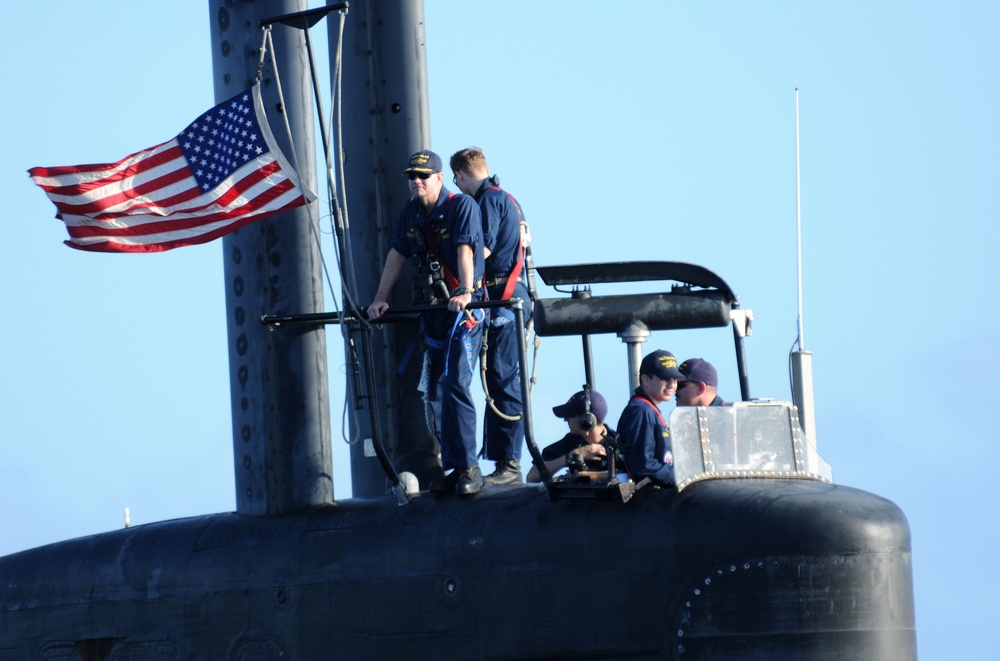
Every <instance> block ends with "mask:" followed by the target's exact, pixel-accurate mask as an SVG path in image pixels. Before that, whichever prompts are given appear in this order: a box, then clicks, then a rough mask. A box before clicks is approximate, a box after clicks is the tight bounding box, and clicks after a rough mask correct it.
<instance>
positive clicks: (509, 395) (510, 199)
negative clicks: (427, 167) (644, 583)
mask: <svg viewBox="0 0 1000 661" xmlns="http://www.w3.org/2000/svg"><path fill="white" fill-rule="evenodd" d="M450 164H451V169H452V171H453V172H454V175H455V176H454V178H453V181H454V182H455V185H457V186H458V188H459V190H461V191H462V192H463V193H465V194H466V195H471V196H473V197H474V198H475V199H476V202H478V203H479V209H480V211H481V212H482V217H483V254H484V255H485V257H486V287H487V294H488V298H489V300H494V301H498V300H505V299H509V298H520V299H521V300H522V301H523V302H524V304H525V307H524V309H525V315H524V323H525V326H527V324H528V322H529V320H530V317H531V299H530V298H529V296H528V287H527V284H526V283H527V278H526V269H525V268H524V265H525V251H524V248H523V247H522V244H521V226H522V223H523V222H524V217H523V214H522V211H521V206H520V204H518V202H517V200H515V199H514V196H512V195H511V194H510V193H508V192H507V191H505V190H503V189H501V188H500V186H499V181H498V179H497V178H496V177H495V176H490V169H489V166H488V165H487V163H486V156H484V155H483V152H482V150H481V149H479V148H477V147H469V148H467V149H462V150H461V151H458V152H455V154H453V155H452V157H451V162H450ZM518 340H519V337H518V332H517V329H516V328H514V313H513V312H512V311H511V310H509V309H507V308H492V309H491V310H490V313H489V322H488V326H487V329H486V335H485V342H486V355H485V368H486V374H485V386H486V390H487V398H488V401H489V400H492V406H487V407H486V413H485V419H484V421H483V454H484V455H485V456H486V459H488V460H490V461H493V462H495V464H494V466H495V470H494V471H493V472H492V473H490V474H489V475H487V476H486V483H487V484H520V483H522V482H523V481H524V480H523V479H522V477H521V464H520V460H521V450H522V448H523V446H524V418H523V416H522V415H521V412H522V411H523V406H522V402H521V371H520V362H519V359H518V348H517V343H518ZM494 407H495V408H494Z"/></svg>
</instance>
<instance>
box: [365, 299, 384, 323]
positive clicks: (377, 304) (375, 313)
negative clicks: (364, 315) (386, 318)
mask: <svg viewBox="0 0 1000 661" xmlns="http://www.w3.org/2000/svg"><path fill="white" fill-rule="evenodd" d="M388 309H389V304H388V303H387V302H385V301H372V304H371V305H369V306H368V310H367V312H368V318H369V319H378V318H379V317H381V316H382V315H383V314H385V313H386V311H387V310H388Z"/></svg>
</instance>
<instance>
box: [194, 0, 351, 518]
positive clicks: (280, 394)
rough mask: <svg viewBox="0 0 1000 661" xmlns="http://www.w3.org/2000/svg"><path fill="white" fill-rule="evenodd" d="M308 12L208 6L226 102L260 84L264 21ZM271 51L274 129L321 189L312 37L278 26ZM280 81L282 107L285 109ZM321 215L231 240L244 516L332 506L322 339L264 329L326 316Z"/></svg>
mask: <svg viewBox="0 0 1000 661" xmlns="http://www.w3.org/2000/svg"><path fill="white" fill-rule="evenodd" d="M306 8H307V5H306V2H305V0H249V1H243V2H231V1H228V2H227V1H226V0H209V11H210V13H211V35H212V65H213V67H212V68H213V77H214V81H215V98H216V101H217V102H218V101H221V100H224V99H227V98H229V97H231V96H233V95H235V94H237V93H239V91H240V90H244V89H247V88H249V87H250V86H251V85H252V84H253V82H254V79H255V77H256V75H257V69H258V62H259V60H260V48H261V43H262V42H261V37H262V33H261V30H260V28H259V27H258V21H260V20H261V19H263V18H267V17H269V16H274V15H276V14H282V13H291V12H295V11H302V10H304V9H306ZM272 41H273V44H274V47H275V49H276V51H277V52H276V54H275V55H276V60H277V63H278V67H279V69H278V71H274V69H273V67H271V66H270V65H267V66H265V68H264V70H263V78H262V80H261V94H262V97H263V99H264V106H265V109H266V112H267V116H268V120H269V123H270V124H271V126H272V127H273V133H274V135H275V137H276V138H277V140H278V143H279V144H280V147H281V149H282V151H283V152H284V153H285V155H286V156H287V157H288V158H289V159H290V160H292V162H293V163H295V165H296V168H297V169H298V172H299V175H300V177H301V178H302V181H303V182H304V183H305V184H306V185H307V186H309V187H310V188H312V189H313V190H316V168H315V144H314V138H313V112H312V106H311V103H310V88H309V85H308V81H307V78H306V75H305V74H306V68H305V67H304V66H303V59H304V55H303V53H304V47H303V35H302V34H301V31H299V30H294V29H291V28H288V27H285V26H282V25H275V26H274V33H273V39H272ZM279 78H280V81H281V91H282V94H283V99H284V104H282V103H280V102H279V99H278V85H277V80H278V79H279ZM285 113H287V117H288V121H289V122H290V123H291V131H292V134H293V135H294V136H295V144H294V148H293V145H292V144H290V142H289V138H288V133H287V131H286V130H285V128H284V127H285V116H284V115H285ZM296 155H297V158H296ZM311 206H315V205H311ZM318 215H319V214H318V213H317V212H316V211H315V210H312V211H310V210H309V209H308V208H307V207H300V208H299V209H296V210H294V211H291V212H287V213H284V214H281V215H279V216H276V217H274V218H271V219H268V220H264V221H261V222H257V223H254V224H252V225H249V226H247V227H245V228H243V229H241V230H239V231H237V232H234V233H233V234H229V235H227V236H226V237H224V238H223V241H222V247H223V254H224V259H225V287H226V317H227V324H228V342H229V370H230V392H231V399H232V415H233V461H234V464H235V468H236V510H237V512H239V513H240V514H254V515H262V514H279V513H284V512H288V511H291V510H295V509H298V508H301V507H304V506H310V505H319V504H323V503H329V502H332V500H333V477H332V473H331V455H330V411H329V392H328V385H327V384H328V379H327V368H326V339H325V335H324V332H325V331H324V330H323V329H322V328H317V327H299V328H294V329H286V330H283V331H282V332H280V333H271V332H269V331H268V330H267V328H266V327H265V326H264V325H263V324H261V323H260V317H261V315H262V314H293V313H295V314H298V313H308V312H319V311H321V310H322V309H323V295H322V291H323V290H322V269H321V260H320V254H319V246H318V245H317V243H316V241H315V238H314V237H315V236H316V233H315V231H314V230H315V228H312V227H311V226H310V224H311V223H315V222H316V220H315V219H316V218H317V216H318Z"/></svg>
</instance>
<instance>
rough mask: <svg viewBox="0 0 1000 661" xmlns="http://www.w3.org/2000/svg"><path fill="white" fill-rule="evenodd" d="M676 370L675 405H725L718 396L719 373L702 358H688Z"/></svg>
mask: <svg viewBox="0 0 1000 661" xmlns="http://www.w3.org/2000/svg"><path fill="white" fill-rule="evenodd" d="M677 370H678V371H679V372H680V373H681V375H680V378H678V380H677V395H676V397H677V406H726V401H725V400H724V399H722V398H721V397H719V391H718V389H719V373H718V372H716V371H715V367H713V366H712V363H710V362H708V361H707V360H705V359H703V358H688V359H687V360H685V361H684V362H683V363H681V365H680V367H678V368H677Z"/></svg>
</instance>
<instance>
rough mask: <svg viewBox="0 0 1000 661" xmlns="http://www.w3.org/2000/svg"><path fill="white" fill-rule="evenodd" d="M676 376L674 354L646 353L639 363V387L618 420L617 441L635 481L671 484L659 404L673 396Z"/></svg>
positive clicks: (671, 461)
mask: <svg viewBox="0 0 1000 661" xmlns="http://www.w3.org/2000/svg"><path fill="white" fill-rule="evenodd" d="M680 375H681V373H680V372H679V371H678V370H677V359H676V358H675V357H674V354H672V353H670V352H669V351H664V350H662V349H659V350H657V351H654V352H652V353H650V354H648V355H647V356H646V357H645V358H643V359H642V363H641V364H640V365H639V387H638V388H636V389H635V393H634V394H633V395H632V398H631V399H630V400H629V402H628V404H627V405H626V406H625V410H624V411H622V415H621V418H620V419H619V420H618V440H619V443H620V444H621V445H622V446H623V447H624V450H625V462H626V463H627V465H628V469H629V473H630V474H631V475H632V478H633V479H635V480H639V479H641V478H643V477H648V478H650V479H651V480H652V481H653V482H654V483H656V484H659V485H661V486H673V484H674V457H673V453H672V452H671V447H670V429H669V428H668V427H667V421H666V419H664V417H663V414H662V413H661V412H660V404H661V403H663V402H666V401H669V400H670V398H671V397H673V396H674V393H675V392H676V391H677V380H678V378H679V377H680Z"/></svg>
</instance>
